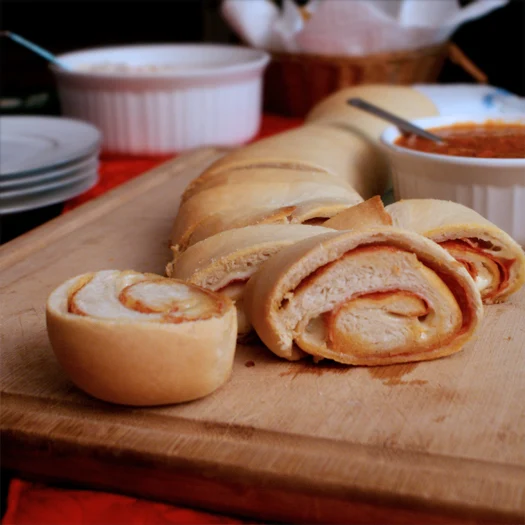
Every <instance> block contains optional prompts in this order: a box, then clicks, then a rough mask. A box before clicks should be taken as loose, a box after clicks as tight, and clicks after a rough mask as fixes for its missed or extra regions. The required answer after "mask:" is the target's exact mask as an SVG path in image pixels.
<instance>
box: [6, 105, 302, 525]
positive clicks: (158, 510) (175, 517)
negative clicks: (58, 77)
mask: <svg viewBox="0 0 525 525" xmlns="http://www.w3.org/2000/svg"><path fill="white" fill-rule="evenodd" d="M301 124H302V120H300V119H290V118H284V117H278V116H274V115H265V116H264V118H263V122H262V126H261V130H260V132H259V134H258V135H257V137H256V138H255V139H254V140H258V139H261V138H263V137H267V136H270V135H273V134H275V133H279V132H281V131H285V130H288V129H292V128H294V127H297V126H299V125H301ZM170 158H171V156H162V157H126V156H119V155H107V154H103V155H102V156H101V163H100V170H99V172H100V180H99V182H98V184H97V185H96V186H95V187H93V188H92V189H91V190H89V191H88V192H86V193H84V194H83V195H80V196H78V197H76V198H74V199H72V200H70V201H69V202H67V203H66V205H65V206H64V213H66V212H67V211H69V210H71V209H73V208H75V207H77V206H79V205H80V204H83V203H84V202H87V201H89V200H91V199H93V198H95V197H98V196H99V195H102V194H103V193H105V192H106V191H108V190H110V189H112V188H115V187H116V186H118V185H119V184H122V183H123V182H126V181H128V180H130V179H132V178H134V177H137V176H138V175H141V174H142V173H144V172H145V171H148V170H150V169H152V168H154V167H155V166H157V165H159V164H161V163H163V162H166V161H167V160H168V159H170ZM161 523H162V524H164V525H170V524H179V523H184V524H207V523H248V522H243V521H240V520H237V519H234V518H228V517H225V516H220V515H213V514H208V513H205V512H201V511H195V510H190V509H186V508H183V507H177V506H174V505H166V504H162V503H155V502H151V501H146V500H140V499H136V498H130V497H126V496H118V495H115V494H109V493H105V492H95V491H89V490H71V489H64V488H57V487H52V486H48V485H44V484H40V483H30V482H26V481H22V480H20V479H16V478H15V479H13V480H11V483H10V486H9V493H8V499H7V510H6V513H5V515H4V517H3V519H2V525H36V524H38V525H102V524H104V525H121V524H122V525H124V524H126V525H153V524H161ZM252 523H253V522H252Z"/></svg>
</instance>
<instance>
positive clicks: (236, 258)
mask: <svg viewBox="0 0 525 525" xmlns="http://www.w3.org/2000/svg"><path fill="white" fill-rule="evenodd" d="M328 231H331V230H330V229H328V228H323V227H321V226H306V225H302V224H288V225H282V224H260V225H256V226H247V227H245V228H237V229H233V230H227V231H224V232H222V233H218V234H217V235H213V236H212V237H208V238H207V239H205V240H203V241H200V242H198V243H196V244H194V245H193V246H190V247H189V248H188V249H187V250H186V251H185V252H184V253H183V254H182V255H180V257H176V258H175V260H174V262H171V263H169V264H168V266H167V268H166V273H167V275H168V276H170V277H174V278H177V279H181V280H185V281H189V282H191V283H194V284H196V285H198V286H202V287H204V288H206V289H209V290H213V291H216V292H221V293H224V294H226V295H227V296H228V297H230V299H232V300H233V301H234V302H235V306H236V307H237V326H238V335H239V336H241V337H244V336H245V335H246V334H248V333H250V332H251V330H252V327H251V324H250V323H249V322H248V320H247V318H246V315H245V312H244V304H243V301H244V298H243V294H244V286H245V284H246V282H247V281H248V279H249V278H250V277H251V276H252V275H254V274H255V273H256V272H257V270H258V269H259V267H260V266H261V264H263V263H264V262H265V261H267V260H268V259H269V258H270V257H273V256H274V255H275V254H276V253H278V252H279V251H280V250H282V249H283V248H285V247H286V246H290V245H291V244H294V243H295V242H298V241H300V240H302V239H306V238H308V237H313V236H314V235H320V234H322V233H326V232H328Z"/></svg>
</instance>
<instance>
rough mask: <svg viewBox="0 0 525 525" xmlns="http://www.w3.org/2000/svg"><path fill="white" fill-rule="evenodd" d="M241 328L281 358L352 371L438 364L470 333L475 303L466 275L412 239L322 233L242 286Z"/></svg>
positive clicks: (372, 232) (371, 232)
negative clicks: (325, 362)
mask: <svg viewBox="0 0 525 525" xmlns="http://www.w3.org/2000/svg"><path fill="white" fill-rule="evenodd" d="M244 299H245V301H244V304H245V309H246V312H247V315H248V318H249V320H250V321H251V323H252V325H253V326H254V328H255V330H256V332H257V334H258V335H259V337H260V338H261V339H262V341H263V342H264V343H265V344H266V346H267V347H268V348H269V349H270V350H271V351H272V352H274V353H275V354H277V355H278V356H281V357H283V358H285V359H289V360H294V359H300V358H301V357H303V356H305V355H306V354H311V355H313V356H315V358H316V359H321V358H328V359H332V360H334V361H338V362H341V363H347V364H352V365H386V364H392V363H407V362H411V361H423V360H429V359H435V358H438V357H444V356H447V355H450V354H453V353H455V352H458V351H459V350H461V348H462V347H463V346H464V345H465V343H466V342H467V341H468V340H469V339H470V338H471V337H472V335H473V334H474V332H475V330H476V329H477V327H478V325H479V323H480V321H481V318H482V313H483V307H482V303H481V297H480V294H479V291H478V290H477V288H476V286H475V284H474V282H473V280H472V279H471V278H470V275H469V274H468V272H467V271H466V269H465V268H464V267H463V266H462V265H461V264H459V263H458V262H457V261H456V260H455V259H454V258H453V257H452V256H451V255H450V254H449V253H448V252H447V251H446V250H444V249H443V248H441V247H440V246H438V245H437V244H436V243H434V242H432V241H430V240H429V239H426V238H425V237H423V236H421V235H418V234H416V233H413V232H409V231H406V230H401V229H397V228H393V227H388V226H382V227H381V228H371V229H363V230H353V231H345V232H329V233H326V234H322V235H319V236H315V237H312V238H309V239H305V240H303V241H300V242H298V243H295V244H293V245H292V246H289V247H287V248H284V249H283V250H281V251H280V252H279V253H278V254H276V255H275V256H273V257H272V258H270V259H269V260H268V261H267V262H265V263H264V264H263V265H262V266H261V268H260V269H259V271H258V272H257V273H256V274H255V275H254V276H253V277H252V278H251V279H250V280H249V281H248V284H247V286H246V289H245V295H244Z"/></svg>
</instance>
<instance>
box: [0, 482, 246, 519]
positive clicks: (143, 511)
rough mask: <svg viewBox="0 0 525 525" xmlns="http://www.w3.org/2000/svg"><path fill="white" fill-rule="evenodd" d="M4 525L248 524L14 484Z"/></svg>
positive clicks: (116, 497)
mask: <svg viewBox="0 0 525 525" xmlns="http://www.w3.org/2000/svg"><path fill="white" fill-rule="evenodd" d="M7 505H8V507H7V511H6V513H5V516H4V518H3V520H2V525H121V524H122V525H153V524H155V525H157V524H158V525H161V524H164V525H169V524H174V523H183V524H188V525H189V524H204V523H206V524H208V523H210V524H211V523H248V522H244V521H241V520H238V519H234V518H229V517H227V516H219V515H214V514H209V513H206V512H200V511H194V510H191V509H186V508H182V507H176V506H174V505H167V504H164V503H155V502H153V501H146V500H141V499H137V498H130V497H128V496H119V495H116V494H107V493H103V492H94V491H91V490H71V489H60V488H56V487H49V486H46V485H43V484H39V483H29V482H27V481H22V480H19V479H14V480H12V481H11V485H10V487H9V496H8V502H7Z"/></svg>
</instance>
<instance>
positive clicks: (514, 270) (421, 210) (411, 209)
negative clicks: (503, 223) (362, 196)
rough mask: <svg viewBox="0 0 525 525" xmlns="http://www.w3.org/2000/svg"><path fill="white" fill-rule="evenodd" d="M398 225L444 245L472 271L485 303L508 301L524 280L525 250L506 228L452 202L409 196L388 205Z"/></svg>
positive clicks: (389, 211) (471, 273)
mask: <svg viewBox="0 0 525 525" xmlns="http://www.w3.org/2000/svg"><path fill="white" fill-rule="evenodd" d="M386 211H387V212H388V213H389V214H390V216H391V217H392V220H393V224H394V225H395V226H398V227H400V228H406V229H408V230H412V231H415V232H417V233H420V234H422V235H424V236H425V237H428V238H429V239H432V240H433V241H435V242H437V243H438V244H440V245H441V246H442V247H443V248H445V249H446V250H447V251H448V252H449V253H450V254H451V255H453V256H454V257H455V258H456V259H457V260H458V261H459V262H461V263H462V264H463V265H464V266H465V268H466V269H467V270H468V272H469V273H470V275H471V276H472V278H473V279H474V281H475V282H476V286H477V287H478V289H479V290H480V292H481V297H482V298H483V302H484V303H485V304H493V303H499V302H502V301H504V300H505V299H507V298H508V296H509V295H511V294H513V293H514V292H516V291H518V290H519V289H520V288H521V287H522V286H523V284H524V283H525V254H524V253H523V250H522V249H521V247H520V245H519V244H518V243H517V242H516V241H514V240H513V239H512V238H511V237H510V236H509V235H508V234H507V233H505V232H504V231H503V230H501V229H500V228H498V227H497V226H496V225H495V224H493V223H491V222H490V221H488V220H487V219H485V218H484V217H482V216H481V215H480V214H479V213H476V212H475V211H474V210H472V209H470V208H467V207H466V206H463V205H462V204H458V203H455V202H451V201H442V200H436V199H408V200H403V201H399V202H396V203H394V204H391V205H389V206H387V207H386Z"/></svg>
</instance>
